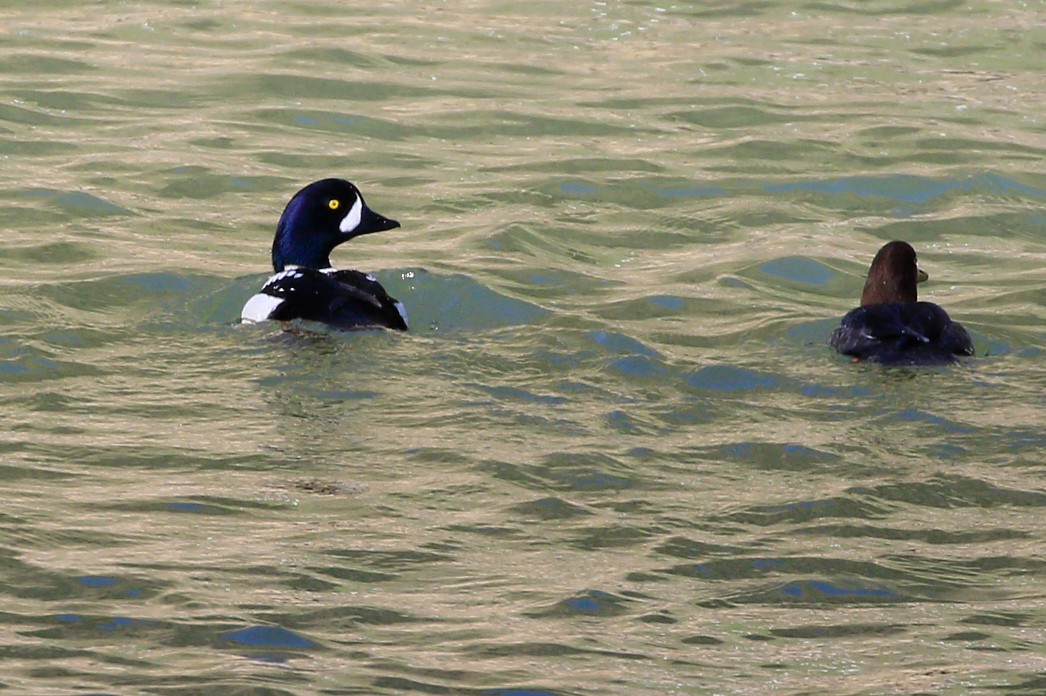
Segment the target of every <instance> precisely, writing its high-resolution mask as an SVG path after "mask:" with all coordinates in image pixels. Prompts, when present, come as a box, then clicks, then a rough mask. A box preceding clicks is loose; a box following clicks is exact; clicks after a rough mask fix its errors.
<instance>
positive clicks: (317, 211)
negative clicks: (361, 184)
mask: <svg viewBox="0 0 1046 696" xmlns="http://www.w3.org/2000/svg"><path fill="white" fill-rule="evenodd" d="M397 227H399V223H398V222H396V221H395V220H391V219H389V218H386V217H384V216H382V215H379V214H377V213H375V212H374V211H373V210H371V209H370V208H369V207H367V204H366V203H365V202H364V200H363V196H362V194H360V192H359V189H357V188H356V187H355V186H354V185H353V184H351V183H350V182H348V181H345V180H343V179H323V180H322V181H317V182H315V183H312V184H309V185H308V186H306V187H305V188H303V189H302V190H301V191H299V192H298V193H296V194H295V195H294V197H293V198H291V200H290V202H289V203H287V207H286V208H285V209H284V211H283V215H282V216H281V217H280V222H279V224H278V225H277V226H276V237H275V238H274V239H273V243H272V265H273V269H274V270H275V271H276V274H275V275H273V276H271V277H270V278H269V279H268V280H267V281H265V284H264V285H263V286H262V289H261V290H260V291H259V292H258V293H257V294H256V295H254V296H253V297H251V298H250V299H249V300H247V303H246V304H245V305H244V306H243V310H242V311H241V313H240V318H241V319H242V320H243V321H244V322H249V323H253V322H261V321H292V320H295V319H299V320H303V321H315V322H320V323H323V324H327V325H329V326H332V327H334V328H337V329H375V328H387V329H397V330H400V331H405V330H406V329H407V313H406V311H405V310H404V308H403V304H402V303H400V302H399V301H397V300H396V299H395V298H393V297H391V296H390V295H389V294H388V293H387V292H386V291H385V288H383V287H382V286H381V284H380V283H379V282H378V281H377V280H376V279H375V278H374V277H373V276H371V275H368V274H366V273H362V272H360V271H354V270H335V269H334V268H332V267H331V264H330V253H331V251H333V249H334V247H336V246H337V245H339V244H341V243H342V242H346V241H348V240H349V239H352V238H354V237H359V236H361V235H364V234H370V233H373V232H382V231H385V230H390V229H395V228H397Z"/></svg>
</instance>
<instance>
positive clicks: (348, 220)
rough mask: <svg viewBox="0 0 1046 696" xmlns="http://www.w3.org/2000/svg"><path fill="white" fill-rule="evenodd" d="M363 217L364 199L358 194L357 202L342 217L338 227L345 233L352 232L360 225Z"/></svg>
mask: <svg viewBox="0 0 1046 696" xmlns="http://www.w3.org/2000/svg"><path fill="white" fill-rule="evenodd" d="M362 217H363V199H362V198H360V197H359V196H356V202H355V203H353V204H352V207H351V208H349V212H348V214H346V215H345V217H343V218H342V219H341V224H340V225H338V229H339V230H341V231H342V232H344V233H345V234H351V233H352V232H353V230H355V229H356V228H357V227H359V226H360V218H362Z"/></svg>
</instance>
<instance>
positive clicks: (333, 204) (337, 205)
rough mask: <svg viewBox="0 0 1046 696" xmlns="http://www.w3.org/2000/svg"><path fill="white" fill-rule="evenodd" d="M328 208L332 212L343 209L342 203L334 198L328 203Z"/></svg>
mask: <svg viewBox="0 0 1046 696" xmlns="http://www.w3.org/2000/svg"><path fill="white" fill-rule="evenodd" d="M327 206H328V207H329V208H330V209H331V210H337V209H338V208H340V207H341V201H339V200H338V199H337V198H332V199H330V200H329V201H327Z"/></svg>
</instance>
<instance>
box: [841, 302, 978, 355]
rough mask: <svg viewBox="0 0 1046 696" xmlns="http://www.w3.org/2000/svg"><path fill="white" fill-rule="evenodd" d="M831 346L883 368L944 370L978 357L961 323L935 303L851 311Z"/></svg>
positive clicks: (897, 304) (864, 308)
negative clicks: (940, 367) (962, 359)
mask: <svg viewBox="0 0 1046 696" xmlns="http://www.w3.org/2000/svg"><path fill="white" fill-rule="evenodd" d="M829 344H830V345H831V346H832V347H833V348H835V349H836V350H837V351H838V352H840V353H842V354H844V355H850V356H853V357H854V358H856V359H858V360H870V361H872V362H877V363H880V364H882V365H945V364H948V363H951V362H955V360H956V359H957V358H959V357H960V356H966V355H973V343H972V342H971V341H970V336H969V334H967V333H966V329H964V328H963V327H962V324H959V323H958V322H954V321H952V320H951V317H949V316H948V312H946V311H944V308H943V307H941V306H940V305H936V304H934V303H933V302H887V303H885V304H876V305H869V306H868V307H858V308H856V309H852V310H850V311H849V312H848V313H847V314H846V316H844V317H843V321H842V325H841V326H840V327H839V328H838V329H836V330H835V331H834V332H833V333H832V337H831V339H830V340H829Z"/></svg>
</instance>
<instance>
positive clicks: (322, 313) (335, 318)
mask: <svg viewBox="0 0 1046 696" xmlns="http://www.w3.org/2000/svg"><path fill="white" fill-rule="evenodd" d="M262 292H263V293H265V294H266V295H272V296H273V297H278V298H281V299H283V302H281V303H280V305H279V306H278V307H276V309H275V310H273V312H272V314H271V315H270V316H269V318H270V319H275V320H277V321H290V320H292V319H304V320H307V321H318V322H322V323H324V324H329V325H330V326H333V327H335V328H339V329H368V328H379V327H381V328H388V329H398V330H400V331H406V330H407V322H406V321H404V319H403V316H402V315H401V314H400V312H399V310H398V309H397V307H396V305H397V302H396V300H395V299H394V298H393V297H391V296H389V294H388V293H387V292H385V288H383V287H382V286H381V284H380V283H379V282H378V281H377V280H374V279H373V278H372V277H370V276H368V275H367V274H365V273H361V272H360V271H335V272H330V273H323V272H321V271H317V270H314V269H310V268H296V269H294V270H292V271H288V272H285V273H282V274H279V275H277V276H274V277H273V278H272V279H270V281H269V282H268V283H266V284H265V287H264V288H262Z"/></svg>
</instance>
